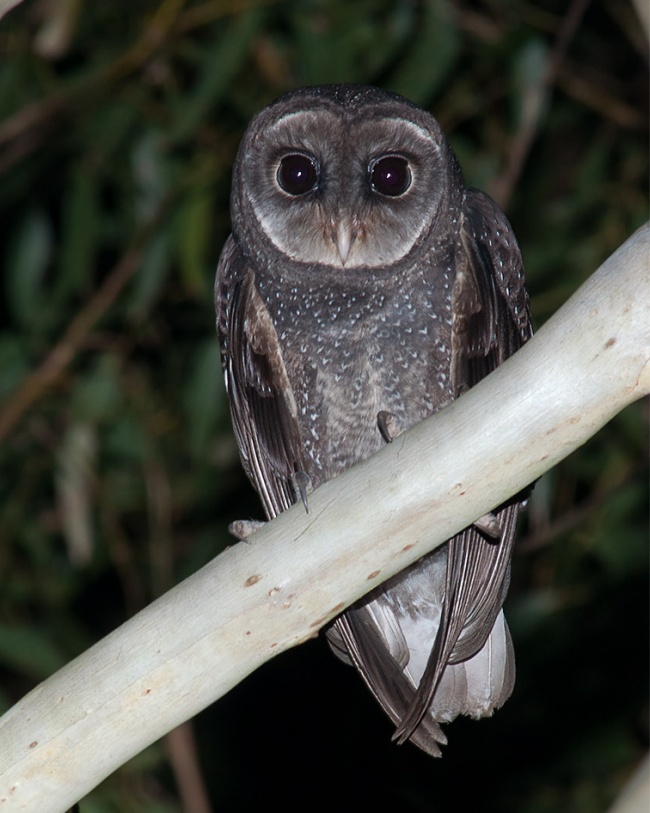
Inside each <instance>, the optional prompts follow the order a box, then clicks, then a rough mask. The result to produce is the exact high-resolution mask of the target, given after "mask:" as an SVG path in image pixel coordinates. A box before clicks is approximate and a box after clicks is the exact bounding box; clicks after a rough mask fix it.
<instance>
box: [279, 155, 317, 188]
mask: <svg viewBox="0 0 650 813" xmlns="http://www.w3.org/2000/svg"><path fill="white" fill-rule="evenodd" d="M278 183H279V184H280V186H281V187H282V189H284V191H285V192H286V193H287V194H288V195H304V194H305V192H311V190H312V189H315V188H316V186H318V163H317V161H316V159H315V158H311V157H310V156H308V155H301V154H300V153H296V154H295V155H285V156H284V158H283V159H282V160H281V161H280V166H279V167H278Z"/></svg>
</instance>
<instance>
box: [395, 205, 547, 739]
mask: <svg viewBox="0 0 650 813" xmlns="http://www.w3.org/2000/svg"><path fill="white" fill-rule="evenodd" d="M456 263H457V265H456V281H455V285H454V290H453V305H452V312H453V324H452V383H453V385H454V388H455V392H456V394H457V395H460V394H462V392H464V391H465V390H466V389H468V388H470V387H472V386H473V385H474V384H476V383H477V382H478V381H480V379H481V378H483V377H484V376H486V375H487V374H488V373H489V372H491V371H492V370H493V369H494V368H495V367H497V366H498V365H499V364H501V363H502V362H503V361H505V359H506V358H507V357H508V356H510V355H511V354H512V353H514V352H515V350H517V349H518V348H519V347H520V346H521V345H522V344H523V343H524V342H525V341H526V340H527V339H528V338H529V337H530V336H531V323H530V316H529V311H528V297H527V293H526V289H525V287H524V278H523V268H522V261H521V255H520V253H519V248H518V246H517V243H516V240H515V237H514V235H513V233H512V230H511V228H510V225H509V223H508V221H507V220H506V218H505V216H504V215H503V213H502V212H501V211H500V209H498V207H497V206H496V204H495V203H494V202H493V201H492V200H491V199H490V198H489V197H488V196H487V195H484V194H483V193H482V192H479V191H476V190H468V192H467V196H466V201H465V206H464V208H463V213H462V222H461V251H460V252H459V256H457V260H456ZM519 502H520V500H518V499H517V498H514V499H513V500H512V501H511V503H509V504H507V505H505V506H501V508H500V509H499V510H497V511H496V512H495V514H496V518H497V521H498V523H499V526H500V530H501V533H500V537H499V539H498V540H492V539H488V538H487V537H486V536H484V535H483V534H482V533H481V532H480V531H479V530H478V529H477V528H476V527H475V526H472V527H470V528H467V529H466V530H465V531H463V532H462V533H460V534H458V535H457V536H455V537H453V539H451V540H450V541H449V543H448V552H447V572H446V579H445V593H444V601H443V603H442V609H441V616H440V623H439V627H438V631H437V634H436V638H435V641H434V645H433V648H432V651H431V654H430V656H429V659H428V661H427V665H426V668H425V670H424V673H423V675H422V678H421V680H420V683H419V686H418V688H417V690H416V691H415V693H414V695H413V697H412V700H411V703H410V705H409V708H408V712H407V713H406V715H405V716H404V717H403V718H402V720H401V723H400V725H399V726H398V728H397V730H396V732H395V738H396V739H398V740H399V741H400V742H403V741H404V740H406V739H408V738H409V737H411V738H412V737H413V734H414V733H415V732H416V731H417V730H418V727H419V728H422V725H424V723H423V720H424V718H425V715H427V713H430V714H431V715H432V716H433V717H434V719H436V715H437V714H438V713H442V712H441V709H443V708H444V709H447V708H449V707H457V708H462V709H464V710H465V711H464V713H469V714H472V716H483V715H484V714H485V713H490V712H491V711H492V710H493V709H494V708H497V707H498V706H500V705H501V704H502V703H503V702H505V700H506V699H507V697H508V696H509V694H510V692H511V691H512V686H513V682H514V661H513V656H512V645H511V643H510V638H509V633H507V628H504V630H505V632H504V631H502V630H499V632H500V634H501V643H499V644H498V643H497V642H496V635H495V642H494V647H493V649H494V652H495V653H496V652H497V651H498V653H499V657H500V658H501V659H504V660H505V662H504V663H501V664H499V665H498V670H492V669H491V670H490V673H489V674H488V675H486V676H485V678H486V680H488V681H489V685H490V691H489V698H488V702H487V703H486V702H485V700H484V698H482V697H480V695H479V696H477V700H476V701H475V703H474V701H473V700H472V697H471V692H470V691H469V690H468V686H467V685H464V683H463V682H462V681H460V682H459V683H458V688H457V689H456V690H454V689H452V690H451V691H450V692H448V691H446V690H445V689H444V684H445V680H444V676H445V670H446V669H447V670H449V669H451V668H452V667H453V666H454V665H455V664H459V663H462V662H464V661H467V660H468V659H470V658H473V657H474V656H476V655H477V653H479V652H480V651H481V650H482V649H483V647H484V646H485V645H486V642H487V641H488V637H491V635H492V633H493V631H494V629H495V622H496V620H497V617H498V616H499V613H500V612H501V608H502V606H503V602H504V600H505V596H506V592H507V588H508V581H509V575H510V558H511V554H512V546H513V543H514V538H515V524H516V515H517V511H518V507H519ZM434 555H435V554H434ZM504 634H505V643H503V640H504V639H503V636H504ZM489 646H490V651H492V641H491V640H490V642H489ZM495 675H498V678H497V679H495V678H494V676H495ZM493 681H494V685H493ZM439 690H440V693H439V694H440V695H444V698H443V697H439V696H437V693H438V691H439ZM454 691H456V692H457V695H458V696H456V697H453V694H454ZM450 694H451V698H450V697H449V695H450ZM473 703H474V706H473ZM437 719H440V717H438V718H437ZM416 744H417V743H416Z"/></svg>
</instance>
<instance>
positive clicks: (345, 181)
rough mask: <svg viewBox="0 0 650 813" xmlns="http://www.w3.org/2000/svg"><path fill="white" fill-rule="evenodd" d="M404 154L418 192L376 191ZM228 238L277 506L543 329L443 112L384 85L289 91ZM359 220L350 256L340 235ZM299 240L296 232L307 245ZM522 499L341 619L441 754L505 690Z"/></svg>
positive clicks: (229, 375)
mask: <svg viewBox="0 0 650 813" xmlns="http://www.w3.org/2000/svg"><path fill="white" fill-rule="evenodd" d="M289 151H298V152H305V153H308V154H310V155H312V154H313V155H315V156H316V157H317V160H318V162H319V170H320V173H321V175H320V184H319V188H318V190H316V191H315V192H314V194H310V195H304V196H301V198H300V199H291V198H290V197H288V196H287V195H285V194H283V193H282V190H280V189H279V188H278V187H277V180H276V172H277V165H278V160H279V156H282V155H283V154H286V153H287V152H289ZM377 153H380V154H385V153H398V154H404V155H407V156H408V158H409V161H410V167H411V169H412V173H413V184H412V189H411V188H410V189H409V190H408V194H405V195H404V196H403V199H395V198H391V199H390V200H386V199H385V198H383V199H382V198H381V196H377V195H374V196H373V195H372V194H370V193H369V191H368V190H367V188H366V187H365V186H364V183H365V180H364V178H365V174H364V173H366V172H367V170H366V167H367V166H368V165H369V164H368V162H369V161H370V160H371V157H372V155H375V154H377ZM232 215H233V235H232V236H231V237H230V238H229V239H228V242H227V243H226V246H225V247H224V250H223V253H222V256H221V259H220V262H219V268H218V271H217V282H216V289H215V297H216V307H217V329H218V333H219V339H220V342H221V348H222V361H223V369H224V374H225V379H226V386H227V390H228V395H229V398H230V404H231V413H232V418H233V425H234V428H235V434H236V437H237V442H238V444H239V448H240V453H241V457H242V462H243V465H244V468H245V470H246V473H247V475H248V476H249V478H250V479H251V481H252V483H253V485H254V486H255V488H256V489H257V491H258V492H259V494H260V497H261V499H262V502H263V505H264V508H265V511H266V514H267V516H268V517H274V516H276V515H277V514H278V513H280V512H281V511H283V510H285V509H286V508H287V507H288V506H289V505H291V504H292V503H293V502H294V501H295V500H296V498H297V490H296V488H295V477H296V475H298V474H300V473H305V474H306V475H308V477H309V478H310V481H311V484H312V485H313V486H314V487H316V486H318V485H319V484H320V483H322V482H324V481H326V480H328V479H330V478H332V477H334V476H336V475H337V474H338V473H340V472H341V471H343V470H345V469H347V468H349V467H350V466H352V465H354V463H356V462H358V461H360V460H362V459H364V458H366V457H368V456H369V455H371V454H373V453H374V452H375V451H377V450H378V449H380V448H381V446H382V445H383V444H384V443H385V440H384V438H383V437H382V433H381V432H380V430H379V427H378V413H380V412H387V413H389V414H390V415H391V416H392V419H393V424H394V425H395V426H397V427H398V429H399V431H402V430H405V429H407V428H408V427H410V426H412V425H414V424H415V423H417V422H419V421H420V420H422V419H423V418H425V417H426V416H428V415H430V414H432V413H433V412H435V411H436V410H438V409H440V408H441V407H444V406H445V405H446V404H448V403H449V402H450V401H451V400H453V399H454V398H456V397H458V395H460V394H461V393H462V392H463V391H464V390H465V389H467V388H468V387H471V386H472V385H473V384H475V383H476V382H477V381H479V380H480V379H481V378H482V377H483V376H485V375H486V374H487V373H489V372H490V371H491V370H492V369H494V368H495V367H496V366H497V365H498V364H500V363H501V362H502V361H503V360H504V359H505V358H507V357H508V356H509V355H511V353H513V352H514V351H515V350H516V349H517V348H518V347H519V346H520V345H521V344H522V343H523V342H524V341H526V339H527V338H528V337H529V335H530V321H529V315H528V303H527V295H526V291H525V288H524V282H523V272H522V264H521V257H520V254H519V250H518V247H517V243H516V240H515V238H514V236H513V234H512V231H511V228H510V226H509V224H508V222H507V220H506V218H505V216H504V215H503V214H502V212H501V211H500V210H499V209H498V208H497V207H496V205H495V204H494V203H493V202H492V201H491V200H490V199H489V198H488V197H487V196H486V195H484V194H483V193H481V192H478V191H476V190H471V189H467V188H466V187H465V186H464V184H463V180H462V175H461V173H460V169H459V167H458V164H457V161H456V159H455V156H454V155H453V152H452V151H451V148H450V147H449V145H448V143H447V141H446V139H445V138H444V135H443V134H442V132H441V131H440V128H439V127H438V125H437V123H436V122H435V120H434V119H433V118H432V117H431V116H430V115H429V114H428V113H426V112H425V111H422V110H420V109H419V108H417V107H415V106H414V105H412V104H411V103H410V102H407V101H406V100H404V99H401V98H400V97H397V96H395V95H393V94H388V93H384V92H382V91H378V90H376V89H374V88H362V87H355V86H331V87H330V86H326V87H323V88H309V89H305V90H302V91H297V92H295V93H292V94H289V95H287V96H285V97H282V98H281V99H280V100H278V101H277V102H275V103H274V104H273V105H271V106H269V107H268V108H266V109H265V110H264V111H262V113H261V114H260V115H259V116H258V117H257V118H256V119H255V120H254V121H253V122H252V124H251V125H250V127H249V129H248V131H247V133H246V135H245V137H244V139H243V142H242V145H241V147H240V151H239V154H238V158H237V162H236V165H235V171H234V177H233V197H232ZM345 218H347V219H348V222H349V223H350V224H351V229H352V231H353V233H354V234H355V241H354V243H353V246H352V250H351V252H350V257H349V258H348V261H347V262H346V263H345V265H343V263H342V262H341V261H340V260H339V258H338V255H337V254H336V247H335V245H334V243H333V239H332V237H331V234H332V233H333V232H332V229H333V228H335V225H336V223H337V222H338V220H340V219H345ZM301 241H302V242H301ZM517 508H518V506H517V504H516V502H513V503H512V504H511V505H508V506H504V507H501V508H500V509H499V510H498V511H497V512H496V516H497V519H498V521H499V523H500V525H501V529H502V532H501V537H500V539H499V541H498V542H494V541H493V540H490V539H488V538H487V537H485V536H483V534H482V533H481V532H479V531H478V530H477V529H476V528H475V527H473V526H472V527H471V528H469V529H467V530H465V531H463V532H462V533H461V534H459V535H457V536H456V537H454V538H453V539H452V540H450V541H449V542H448V543H447V545H446V546H445V547H443V548H442V549H439V550H438V551H435V552H434V553H432V554H430V555H429V556H427V557H425V558H424V559H423V560H421V561H420V562H418V563H416V564H415V565H413V566H412V567H411V568H409V569H408V570H407V571H405V572H403V573H401V574H399V575H398V576H396V577H394V578H393V579H391V580H389V581H388V582H386V583H385V584H383V585H381V586H380V587H379V588H377V589H376V590H375V591H373V592H372V593H370V594H369V595H368V596H366V597H365V598H364V599H362V600H361V601H360V602H358V603H357V604H355V605H354V606H353V607H352V608H350V609H349V610H348V611H347V612H346V613H344V614H343V615H342V616H340V617H339V618H338V619H337V620H336V621H335V623H334V625H333V626H332V627H331V628H330V630H329V631H328V637H329V640H330V643H331V645H332V648H333V649H334V651H335V652H336V654H338V655H339V657H341V658H342V659H343V660H346V661H348V662H351V663H354V665H355V666H356V667H357V668H358V669H359V671H360V673H361V675H362V677H363V678H364V680H365V681H366V683H367V684H368V686H369V688H370V690H371V691H372V692H373V694H374V695H375V697H376V698H377V700H378V701H379V702H380V703H381V705H382V706H383V708H384V709H385V711H386V712H387V713H388V715H389V716H390V718H391V719H392V720H393V722H394V723H395V725H396V726H397V732H396V738H398V739H399V740H400V741H403V740H404V739H407V738H410V739H411V740H412V741H413V742H414V743H415V744H416V745H418V746H419V747H421V748H423V749H424V750H425V751H427V752H428V753H431V754H434V755H437V754H439V753H440V752H439V744H441V743H444V742H446V738H445V735H444V734H443V732H442V729H441V728H440V726H439V723H440V722H448V721H450V720H452V719H453V718H454V717H456V716H457V715H458V714H469V715H471V716H475V717H480V716H484V715H485V714H490V713H491V712H492V710H493V709H494V708H497V707H499V706H500V705H501V704H502V703H503V702H504V701H505V699H507V697H508V696H509V694H510V692H511V690H512V685H513V681H514V659H513V654H512V644H511V641H510V636H509V632H508V630H507V626H506V624H505V621H504V620H503V614H502V610H501V607H502V605H503V601H504V599H505V594H506V590H507V584H508V578H509V564H510V556H511V550H512V544H513V541H514V531H515V527H514V526H515V518H516V513H517Z"/></svg>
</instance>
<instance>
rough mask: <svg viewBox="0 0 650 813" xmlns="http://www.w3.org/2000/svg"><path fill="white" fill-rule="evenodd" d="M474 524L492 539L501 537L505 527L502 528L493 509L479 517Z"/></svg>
mask: <svg viewBox="0 0 650 813" xmlns="http://www.w3.org/2000/svg"><path fill="white" fill-rule="evenodd" d="M472 525H473V526H474V527H475V528H476V529H477V530H479V531H482V532H483V533H484V534H487V535H488V536H489V537H491V538H492V539H501V533H502V531H503V529H502V528H501V524H500V523H499V520H498V519H497V518H496V516H495V514H493V513H492V512H491V511H490V513H489V514H483V516H482V517H479V518H478V519H477V520H476V522H473V523H472Z"/></svg>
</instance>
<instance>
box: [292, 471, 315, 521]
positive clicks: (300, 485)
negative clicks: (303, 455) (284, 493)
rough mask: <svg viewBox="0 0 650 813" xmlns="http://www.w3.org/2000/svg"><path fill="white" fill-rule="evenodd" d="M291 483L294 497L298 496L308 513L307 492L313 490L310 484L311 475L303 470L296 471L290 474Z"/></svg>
mask: <svg viewBox="0 0 650 813" xmlns="http://www.w3.org/2000/svg"><path fill="white" fill-rule="evenodd" d="M291 483H292V485H293V490H294V493H295V495H296V497H300V499H301V500H302V504H303V505H304V506H305V511H306V512H307V513H309V503H308V502H307V494H309V493H311V492H312V491H313V490H314V487H313V486H312V484H311V477H310V476H309V475H308V474H307V472H305V471H296V472H294V473H293V474H292V475H291Z"/></svg>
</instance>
